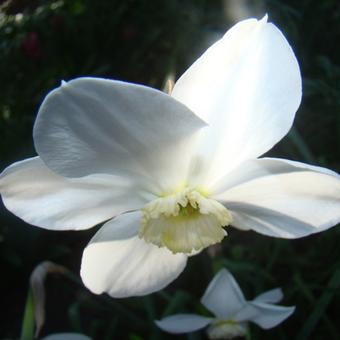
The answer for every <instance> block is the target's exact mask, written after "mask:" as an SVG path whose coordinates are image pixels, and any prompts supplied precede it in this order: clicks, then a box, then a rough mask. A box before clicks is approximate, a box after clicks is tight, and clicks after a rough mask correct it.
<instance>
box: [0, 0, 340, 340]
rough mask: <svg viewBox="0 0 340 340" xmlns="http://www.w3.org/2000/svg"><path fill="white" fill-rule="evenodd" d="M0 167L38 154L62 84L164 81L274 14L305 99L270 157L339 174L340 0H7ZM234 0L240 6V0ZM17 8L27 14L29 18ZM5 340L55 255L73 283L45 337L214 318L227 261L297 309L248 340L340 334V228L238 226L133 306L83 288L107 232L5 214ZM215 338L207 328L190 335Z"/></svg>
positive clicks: (103, 334) (53, 286)
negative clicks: (305, 233)
mask: <svg viewBox="0 0 340 340" xmlns="http://www.w3.org/2000/svg"><path fill="white" fill-rule="evenodd" d="M0 3H2V5H1V14H0V136H1V140H0V165H1V169H3V168H5V167H6V166H7V165H9V164H11V163H12V162H14V161H17V160H21V159H23V158H26V157H29V156H32V155H34V154H35V153H34V149H33V143H32V125H33V122H34V118H35V115H36V112H37V109H38V107H39V103H41V101H42V99H43V97H44V95H46V93H47V92H48V91H49V90H51V89H52V88H54V87H56V86H58V85H59V83H60V81H61V80H62V79H65V80H68V79H71V78H74V77H77V76H84V75H92V76H103V77H108V78H113V79H121V80H125V81H131V82H137V83H143V84H147V85H150V86H153V87H157V88H161V87H162V84H163V82H164V79H165V78H166V76H167V74H169V72H174V73H175V74H176V75H180V74H181V73H182V72H183V71H184V70H185V69H186V68H187V67H188V66H189V65H190V64H191V63H192V62H193V61H194V60H195V59H196V58H197V57H198V56H199V55H200V53H202V52H203V51H204V50H205V49H206V48H207V47H208V45H209V44H210V43H211V42H213V41H214V40H216V39H217V38H218V37H219V36H220V35H221V34H222V33H224V32H225V31H226V30H227V29H228V28H229V27H230V26H231V25H232V24H233V23H234V22H236V21H238V20H240V19H243V18H247V17H250V16H256V17H257V18H261V17H262V16H263V15H264V14H265V13H268V15H269V20H270V21H272V22H274V23H275V24H276V25H277V26H278V27H280V28H281V29H282V31H283V32H284V34H285V36H286V37H287V39H288V40H289V41H290V43H291V45H292V46H293V49H294V51H295V53H296V55H297V58H298V60H299V63H300V66H301V71H302V75H303V88H304V97H303V102H302V105H301V107H300V109H299V111H298V114H297V118H296V121H295V125H294V129H293V130H292V131H291V133H290V134H289V135H288V136H287V137H286V138H285V139H284V140H283V141H282V142H281V143H280V144H279V145H277V146H276V147H275V148H274V149H273V150H272V151H271V152H270V153H269V155H271V156H273V155H274V156H278V157H284V158H290V159H295V160H300V161H304V162H308V163H312V164H318V165H322V166H326V167H330V168H332V169H334V170H337V171H339V170H340V161H339V154H340V152H339V149H340V112H339V111H340V109H339V108H340V105H339V104H340V45H339V44H340V3H339V1H338V0H324V1H320V0H301V1H277V0H264V1H242V0H238V1H237V0H236V1H220V0H210V1H209V0H197V1H194V0H192V1H189V0H188V1H180V0H167V1H161V0H159V1H155V0H125V1H123V0H122V1H117V0H116V1H115V0H102V1H100V0H98V1H95V0H93V1H90V0H74V1H67V0H64V1H42V0H41V1H37V0H35V1H28V0H26V1H25V0H12V1H6V2H4V1H0ZM235 4H238V6H236V7H237V8H235ZM19 13H22V14H23V15H22V16H21V15H20V14H19ZM0 209H1V210H0V214H1V222H0V262H1V279H0V288H1V291H0V292H1V293H0V294H1V295H0V296H1V300H0V301H1V303H0V309H1V318H0V337H1V338H10V339H15V338H19V337H20V333H21V328H22V321H23V312H24V307H25V303H26V295H27V291H28V283H29V276H30V273H31V271H32V270H33V269H34V268H35V266H36V265H37V264H39V263H40V262H41V261H44V260H51V261H54V262H56V263H59V264H62V265H64V266H66V267H67V268H69V269H70V270H71V271H73V273H74V274H75V278H74V279H72V278H70V277H64V276H61V275H60V276H56V275H50V276H49V277H48V279H47V281H46V289H47V292H46V293H47V315H46V324H45V326H44V328H43V330H42V333H41V335H42V336H43V335H46V334H50V333H56V332H61V331H77V332H83V333H85V334H87V335H90V336H92V337H93V338H94V339H104V340H106V339H107V340H109V339H129V340H138V339H168V338H169V339H171V338H173V336H168V335H167V334H166V333H163V332H161V331H159V330H158V329H157V328H156V327H155V326H154V324H153V319H155V318H161V317H162V316H164V315H166V314H173V313H179V312H196V313H203V314H204V313H207V311H206V310H204V309H203V307H202V306H200V304H199V298H200V296H201V295H202V293H203V291H204V289H205V287H206V286H207V284H208V283H209V281H210V280H211V278H212V276H213V274H214V273H215V272H216V271H217V270H218V269H219V268H220V267H221V266H226V267H227V268H228V269H229V270H231V271H232V272H233V274H234V275H235V277H236V279H237V280H238V281H239V282H240V285H241V287H242V288H243V289H244V291H245V293H246V296H247V297H248V298H252V297H254V296H255V295H256V294H257V293H260V292H262V291H264V290H265V289H270V288H274V287H276V286H281V287H283V290H284V293H285V299H284V302H283V303H284V304H286V305H296V306H297V310H296V312H295V314H294V315H293V316H292V317H291V318H290V319H288V320H287V321H286V322H284V323H283V324H282V325H280V326H279V327H277V328H274V329H273V330H270V331H262V330H261V329H259V328H258V327H256V326H252V328H251V334H250V336H249V339H290V340H291V339H296V340H304V339H320V340H321V339H340V326H339V322H338V320H339V316H340V299H339V291H340V290H339V286H340V247H339V241H340V239H339V236H340V231H339V230H340V229H339V228H333V229H332V230H329V231H326V232H323V233H321V234H318V235H314V236H311V237H307V238H304V239H300V240H277V239H272V238H269V237H264V236H261V235H258V234H255V233H253V232H239V231H237V230H235V231H234V230H232V231H230V233H229V237H227V238H226V239H225V240H224V242H223V248H221V249H219V250H218V252H217V255H216V256H215V257H213V258H212V257H211V256H210V255H209V254H208V253H207V252H203V253H202V254H200V255H199V256H195V257H193V258H191V259H190V261H189V265H188V267H187V268H186V270H185V272H184V273H183V274H182V275H181V276H180V278H179V279H178V280H176V281H175V282H174V283H173V284H171V285H170V286H169V287H168V288H167V289H166V290H165V291H163V292H160V293H155V294H152V295H150V296H147V297H144V298H130V299H124V300H116V299H109V298H107V297H105V296H102V297H98V296H95V295H92V294H91V293H89V292H88V291H87V290H86V289H85V288H84V287H83V286H82V284H81V282H77V276H78V271H79V265H80V258H81V253H82V249H83V248H84V246H85V245H86V244H87V242H88V240H89V239H90V237H91V236H92V235H93V234H94V232H95V229H96V228H95V229H92V230H89V231H84V232H52V231H45V230H42V229H39V228H36V227H32V226H29V225H26V224H25V223H24V222H22V221H21V220H20V219H18V218H16V217H15V216H13V215H11V214H10V213H9V212H7V211H6V210H5V208H3V206H1V208H0ZM178 338H179V339H180V338H183V339H204V338H205V335H204V332H198V333H195V334H191V335H185V336H183V337H178Z"/></svg>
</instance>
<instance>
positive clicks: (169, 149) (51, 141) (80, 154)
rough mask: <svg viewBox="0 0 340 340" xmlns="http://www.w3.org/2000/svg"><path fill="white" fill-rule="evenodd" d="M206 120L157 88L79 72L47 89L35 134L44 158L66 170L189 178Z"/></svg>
mask: <svg viewBox="0 0 340 340" xmlns="http://www.w3.org/2000/svg"><path fill="white" fill-rule="evenodd" d="M204 125H205V123H204V122H203V121H202V120H201V119H200V118H198V117H197V116H196V115H194V114H193V113H192V112H191V111H190V110H189V109H188V108H186V107H185V106H184V105H183V104H181V103H179V102H177V101H176V100H175V99H173V98H172V97H170V96H168V95H166V94H164V93H162V92H160V91H157V90H154V89H152V88H149V87H146V86H141V85H135V84H131V83H124V82H119V81H113V80H108V79H100V78H78V79H74V80H71V81H69V82H67V83H66V82H64V83H63V84H62V85H61V86H60V87H59V88H57V89H55V90H53V91H52V92H50V93H49V94H48V95H47V97H46V98H45V100H44V102H43V103H42V105H41V107H40V110H39V114H38V117H37V119H36V122H35V125H34V131H33V135H34V142H35V146H36V150H37V152H38V154H39V155H40V157H41V158H42V160H43V161H44V162H45V163H46V165H47V166H48V167H49V168H50V169H52V170H53V171H55V172H56V173H59V174H61V175H63V176H66V177H80V176H84V175H88V174H92V173H110V174H118V175H126V174H127V173H129V174H133V175H134V176H139V177H142V178H148V179H149V180H150V181H155V180H156V182H157V181H160V183H163V182H166V181H169V180H170V179H172V176H174V177H175V179H176V180H178V178H177V177H178V176H179V177H183V176H184V178H185V176H186V173H185V171H186V170H185V169H186V167H187V166H188V159H187V158H188V157H187V148H189V149H190V143H191V138H190V137H192V135H193V134H194V133H195V132H196V131H197V130H199V129H200V128H201V127H203V126H204ZM165 174H166V175H165ZM181 179H182V178H181ZM176 185H178V183H176Z"/></svg>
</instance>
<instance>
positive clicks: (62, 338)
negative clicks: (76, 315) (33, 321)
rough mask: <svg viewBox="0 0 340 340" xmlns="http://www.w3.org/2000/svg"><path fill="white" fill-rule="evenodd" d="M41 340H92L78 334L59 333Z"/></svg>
mask: <svg viewBox="0 0 340 340" xmlns="http://www.w3.org/2000/svg"><path fill="white" fill-rule="evenodd" d="M41 340H91V338H89V337H88V336H86V335H83V334H78V333H57V334H51V335H48V336H45V337H43V338H42V339H41Z"/></svg>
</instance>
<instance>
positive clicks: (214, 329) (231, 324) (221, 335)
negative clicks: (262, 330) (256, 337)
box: [207, 320, 247, 340]
mask: <svg viewBox="0 0 340 340" xmlns="http://www.w3.org/2000/svg"><path fill="white" fill-rule="evenodd" d="M246 334H247V324H246V323H238V322H236V321H234V320H216V321H215V322H213V323H212V324H211V325H210V326H209V328H208V329H207V335H208V338H209V339H212V340H213V339H233V338H238V337H244V336H246Z"/></svg>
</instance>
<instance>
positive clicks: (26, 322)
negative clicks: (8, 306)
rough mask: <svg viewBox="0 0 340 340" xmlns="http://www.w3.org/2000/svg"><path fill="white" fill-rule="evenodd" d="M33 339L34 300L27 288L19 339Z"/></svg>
mask: <svg viewBox="0 0 340 340" xmlns="http://www.w3.org/2000/svg"><path fill="white" fill-rule="evenodd" d="M33 339H34V302H33V296H32V292H31V289H29V290H28V293H27V298H26V305H25V311H24V319H23V322H22V327H21V335H20V340H33Z"/></svg>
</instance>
